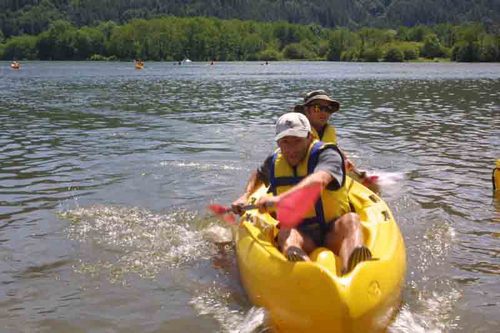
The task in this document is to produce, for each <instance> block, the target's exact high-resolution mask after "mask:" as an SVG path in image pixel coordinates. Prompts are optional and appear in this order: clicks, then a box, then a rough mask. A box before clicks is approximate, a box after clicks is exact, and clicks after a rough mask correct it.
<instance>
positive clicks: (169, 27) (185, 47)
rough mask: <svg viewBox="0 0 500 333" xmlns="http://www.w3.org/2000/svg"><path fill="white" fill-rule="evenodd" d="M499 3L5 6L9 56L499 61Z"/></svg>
mask: <svg viewBox="0 0 500 333" xmlns="http://www.w3.org/2000/svg"><path fill="white" fill-rule="evenodd" d="M499 13H500V0H477V1H471V0H439V1H438V0H420V1H417V0H414V1H404V0H330V1H326V0H312V1H302V0H295V1H285V0H275V1H272V0H267V1H265V0H255V1H249V0H219V1H201V0H184V1H181V0H173V1H168V0H167V1H166V0H100V1H96V0H1V1H0V58H2V59H9V60H10V59H42V60H86V59H92V60H114V59H120V60H129V59H134V58H142V59H145V60H157V61H161V60H168V61H170V60H181V59H183V58H185V57H188V58H190V59H192V60H200V61H207V60H220V61H224V60H280V59H317V60H332V61H339V60H343V61H415V60H422V59H427V60H429V59H436V58H443V59H451V60H452V61H470V62H472V61H500V33H499V22H500V18H499V16H500V14H499Z"/></svg>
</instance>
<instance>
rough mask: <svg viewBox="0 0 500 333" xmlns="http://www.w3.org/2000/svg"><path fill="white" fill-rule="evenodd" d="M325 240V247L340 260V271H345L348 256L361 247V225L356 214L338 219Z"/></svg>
mask: <svg viewBox="0 0 500 333" xmlns="http://www.w3.org/2000/svg"><path fill="white" fill-rule="evenodd" d="M334 223H335V227H334V228H332V230H330V231H329V232H328V233H327V234H326V238H325V245H326V247H327V248H329V249H330V250H332V251H333V252H334V253H335V254H336V255H338V256H339V257H340V259H341V260H342V271H346V270H347V266H348V261H349V256H350V255H351V253H352V251H353V250H354V249H355V248H356V247H358V246H361V245H363V233H362V232H361V223H360V222H359V215H358V214H356V213H347V214H345V215H342V216H341V217H340V218H338V219H337V220H336V221H335V222H334Z"/></svg>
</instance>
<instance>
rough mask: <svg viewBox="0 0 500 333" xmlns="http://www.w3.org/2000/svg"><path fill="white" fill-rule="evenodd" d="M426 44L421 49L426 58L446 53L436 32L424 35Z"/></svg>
mask: <svg viewBox="0 0 500 333" xmlns="http://www.w3.org/2000/svg"><path fill="white" fill-rule="evenodd" d="M423 42H424V44H423V45H422V49H421V50H420V54H421V55H422V56H423V57H425V58H438V57H441V56H443V55H445V51H444V50H443V48H442V46H441V42H440V41H439V39H438V37H437V35H436V34H434V33H431V34H428V35H427V36H425V37H424V41H423Z"/></svg>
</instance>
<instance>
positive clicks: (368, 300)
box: [236, 177, 406, 333]
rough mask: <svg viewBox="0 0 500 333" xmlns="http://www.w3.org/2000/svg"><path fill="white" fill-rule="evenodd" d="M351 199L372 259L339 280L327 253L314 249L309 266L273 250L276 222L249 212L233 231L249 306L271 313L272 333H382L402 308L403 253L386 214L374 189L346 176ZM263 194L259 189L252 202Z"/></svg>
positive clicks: (335, 265) (393, 224) (398, 235)
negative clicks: (400, 307)
mask: <svg viewBox="0 0 500 333" xmlns="http://www.w3.org/2000/svg"><path fill="white" fill-rule="evenodd" d="M347 181H348V186H349V187H350V189H349V199H350V201H351V204H352V206H353V208H354V210H355V212H356V213H358V214H359V215H360V218H361V224H362V227H363V232H364V236H365V245H366V246H368V247H369V248H370V250H371V252H372V254H373V257H374V258H375V259H376V260H371V261H365V262H362V263H360V264H358V265H357V266H356V267H355V268H354V269H353V270H352V271H351V272H350V273H348V274H346V275H341V274H340V266H341V262H340V259H339V258H338V257H336V256H335V255H334V254H333V252H332V251H330V250H328V249H326V248H318V249H316V250H315V251H314V252H313V253H312V254H311V256H310V257H311V260H312V261H311V262H290V261H288V260H287V259H286V258H285V256H284V255H283V254H282V253H281V252H280V251H279V250H278V249H277V247H276V242H275V236H276V235H277V228H276V224H277V221H276V220H275V219H273V218H272V217H271V216H270V215H269V214H267V213H265V214H261V213H259V212H258V211H257V210H251V211H248V212H247V213H246V214H245V215H244V216H243V217H242V219H241V224H240V226H239V228H238V230H237V232H236V251H237V256H238V266H239V270H240V276H241V280H242V283H243V286H244V288H245V290H246V291H247V294H248V296H249V297H250V300H251V301H252V302H253V303H254V304H255V305H257V306H262V307H264V308H266V309H267V310H268V311H269V314H270V325H271V326H272V327H273V329H274V331H276V332H287V333H288V332H315V333H318V332H381V331H384V330H385V329H386V328H387V326H388V325H389V323H390V321H391V320H392V319H393V317H394V315H395V314H396V312H397V310H398V308H399V305H400V295H401V287H402V285H403V283H404V276H405V271H406V251H405V245H404V241H403V237H402V236H401V232H400V231H399V228H398V225H397V224H396V222H395V220H394V218H393V216H392V213H391V211H390V210H389V208H388V207H387V205H386V204H385V202H384V201H383V200H382V199H380V197H378V196H377V195H376V194H374V193H373V192H372V191H370V190H369V189H367V188H366V187H364V186H363V185H361V184H360V183H358V182H355V181H352V180H351V179H350V178H349V177H348V180H347ZM263 195H266V188H264V187H261V188H260V189H259V190H257V191H256V192H255V193H254V194H253V196H252V197H251V198H250V202H252V201H254V200H255V199H256V198H258V197H260V196H263Z"/></svg>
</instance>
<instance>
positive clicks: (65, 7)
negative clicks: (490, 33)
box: [0, 0, 500, 37]
mask: <svg viewBox="0 0 500 333" xmlns="http://www.w3.org/2000/svg"><path fill="white" fill-rule="evenodd" d="M167 15H168V16H178V17H188V16H209V17H217V18H221V19H241V20H256V21H263V22H274V21H280V20H281V21H286V22H289V23H297V24H317V25H320V26H322V27H330V28H332V27H347V28H350V29H358V28H360V27H379V28H381V27H383V28H396V27H399V26H415V25H419V24H423V25H435V24H440V23H451V24H454V25H457V24H463V23H468V22H481V23H482V24H484V25H485V26H486V28H487V29H489V30H492V29H498V28H499V25H500V0H2V1H1V2H0V30H1V31H2V33H3V35H4V36H5V37H10V36H15V35H22V34H28V35H36V34H39V33H40V32H42V31H45V30H46V29H47V28H48V26H49V24H50V23H51V22H53V21H55V20H58V19H63V20H66V21H68V22H70V23H71V24H73V25H75V26H77V27H81V26H88V25H91V26H94V25H97V24H99V23H100V22H103V21H113V22H116V23H118V24H123V23H126V22H129V21H130V20H132V19H151V18H155V17H159V16H167Z"/></svg>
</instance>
